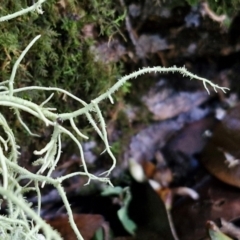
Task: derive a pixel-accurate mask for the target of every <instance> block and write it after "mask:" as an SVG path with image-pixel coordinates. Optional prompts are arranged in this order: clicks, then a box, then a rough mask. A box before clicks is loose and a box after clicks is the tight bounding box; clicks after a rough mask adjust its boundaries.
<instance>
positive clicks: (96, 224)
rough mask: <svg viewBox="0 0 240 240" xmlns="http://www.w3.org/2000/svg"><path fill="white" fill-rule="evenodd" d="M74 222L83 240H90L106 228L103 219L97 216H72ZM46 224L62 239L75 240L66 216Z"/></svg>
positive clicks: (58, 217)
mask: <svg viewBox="0 0 240 240" xmlns="http://www.w3.org/2000/svg"><path fill="white" fill-rule="evenodd" d="M74 221H75V223H76V225H77V227H78V229H79V231H80V233H81V234H82V236H83V238H84V240H91V239H92V238H93V236H94V234H95V233H96V231H97V230H98V229H99V228H104V229H105V228H108V227H106V226H107V223H106V222H105V221H104V218H103V217H102V216H101V215H97V214H74ZM46 222H47V223H49V224H50V225H51V226H52V227H53V228H54V229H56V230H57V231H58V232H59V233H60V234H61V236H62V237H63V239H67V240H77V237H76V235H75V233H74V232H73V230H72V228H71V226H70V224H69V219H68V216H67V215H61V216H57V217H55V218H53V219H49V220H46ZM105 232H106V231H105Z"/></svg>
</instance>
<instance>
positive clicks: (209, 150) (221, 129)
mask: <svg viewBox="0 0 240 240" xmlns="http://www.w3.org/2000/svg"><path fill="white" fill-rule="evenodd" d="M239 146H240V104H239V105H237V106H236V107H234V108H233V109H231V110H230V111H229V112H228V113H227V115H226V116H225V118H224V119H223V120H222V122H220V123H219V124H218V125H217V127H216V128H215V130H214V132H213V136H212V138H211V140H210V141H209V143H208V144H207V146H206V148H205V150H204V152H203V157H202V163H203V165H204V166H205V167H206V168H207V170H208V171H209V172H210V173H211V174H213V175H214V176H216V177H217V178H219V179H220V180H222V181H223V182H225V183H228V184H231V185H233V186H237V187H240V165H239V164H238V159H240V149H239Z"/></svg>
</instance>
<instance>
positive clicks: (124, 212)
mask: <svg viewBox="0 0 240 240" xmlns="http://www.w3.org/2000/svg"><path fill="white" fill-rule="evenodd" d="M101 195H102V196H112V195H117V196H118V198H119V200H120V201H121V202H122V206H121V208H120V209H119V210H118V212H117V215H118V218H119V220H120V222H121V223H122V225H123V227H124V229H125V230H126V231H127V232H129V233H130V234H132V235H134V233H135V231H136V228H137V226H136V224H135V223H134V222H133V221H132V220H131V219H130V218H129V215H128V206H129V203H130V202H131V199H132V195H131V193H130V190H129V187H126V188H121V187H114V188H113V187H107V188H105V189H104V190H103V192H102V193H101Z"/></svg>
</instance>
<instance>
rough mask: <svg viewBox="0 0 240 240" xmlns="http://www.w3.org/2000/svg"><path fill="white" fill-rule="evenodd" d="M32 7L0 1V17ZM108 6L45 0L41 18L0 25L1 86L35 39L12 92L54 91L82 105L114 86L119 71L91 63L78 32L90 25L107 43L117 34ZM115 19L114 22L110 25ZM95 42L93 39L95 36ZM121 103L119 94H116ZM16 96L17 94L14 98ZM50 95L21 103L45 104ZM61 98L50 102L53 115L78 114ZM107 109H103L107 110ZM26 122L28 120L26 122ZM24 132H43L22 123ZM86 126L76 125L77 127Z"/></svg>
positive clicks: (23, 0) (96, 0) (33, 95)
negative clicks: (35, 88)
mask: <svg viewBox="0 0 240 240" xmlns="http://www.w3.org/2000/svg"><path fill="white" fill-rule="evenodd" d="M31 4H32V1H30V0H19V1H13V0H10V1H3V3H2V4H1V10H0V15H2V16H3V15H7V14H9V13H13V12H16V11H18V10H20V9H22V8H26V7H27V6H30V5H31ZM114 5H116V4H113V3H112V1H110V0H104V1H102V0H101V1H100V0H88V1H75V0H61V1H58V0H48V1H46V2H45V3H44V4H43V10H44V14H43V15H41V16H39V15H38V14H37V13H29V14H27V15H24V16H21V17H18V18H17V19H15V20H14V21H8V22H2V23H1V24H0V67H1V74H0V81H4V80H6V79H9V76H10V73H11V69H12V66H13V64H14V62H15V61H16V59H17V58H18V57H19V55H20V54H21V51H22V50H23V49H24V48H25V47H26V46H27V45H28V43H29V42H30V41H31V40H32V39H33V38H34V37H35V36H36V35H39V34H41V38H40V39H39V40H38V41H37V42H36V43H35V45H34V46H33V47H32V48H31V49H30V51H29V52H28V53H27V55H26V56H25V58H24V59H23V61H22V62H21V65H20V68H19V69H18V72H17V76H16V78H15V87H23V86H33V85H38V86H55V87H60V88H63V89H65V90H68V91H70V92H71V93H73V94H74V95H76V96H79V97H80V98H81V99H83V100H85V101H87V102H88V101H90V100H91V99H93V98H95V97H97V96H98V95H100V94H101V93H102V92H103V91H105V90H107V89H108V88H109V87H110V86H112V85H113V83H115V82H116V79H117V76H119V75H120V72H121V68H119V66H117V65H116V64H115V63H107V64H105V63H101V62H95V61H94V56H93V54H92V53H91V51H90V47H91V46H92V45H93V43H94V40H93V39H87V38H84V37H83V33H82V29H83V27H84V26H85V25H86V24H94V26H95V28H96V29H99V35H101V37H104V38H109V37H112V35H113V34H115V33H116V32H118V31H119V29H118V27H119V24H120V18H118V17H121V16H122V14H123V12H118V10H117V9H115V8H114ZM115 19H118V20H115ZM97 38H98V36H97ZM118 94H119V95H117V96H118V97H122V96H123V95H124V92H121V91H120V92H119V93H118ZM19 95H20V94H19ZM49 95H50V93H48V92H41V91H36V92H29V93H27V94H26V93H24V95H21V97H23V98H25V99H29V100H34V101H35V102H36V103H41V102H42V101H44V100H45V99H46V98H47V97H48V96H49ZM63 98H64V96H62V95H61V94H59V95H56V94H55V96H54V98H53V99H52V101H51V107H52V106H54V107H56V108H57V109H58V112H59V113H61V112H69V111H70V109H71V110H73V109H78V108H79V107H80V106H78V105H77V104H76V103H75V102H73V101H72V100H70V99H65V98H64V100H65V102H63ZM108 106H109V104H106V106H102V107H103V108H106V109H107V108H108ZM25 118H28V116H25ZM27 123H28V124H30V125H29V127H30V128H31V129H32V130H33V131H35V132H36V130H37V129H38V131H40V132H44V129H43V126H38V125H37V123H36V122H32V121H31V120H30V119H28V120H27ZM85 123H86V122H84V121H82V122H81V124H80V123H79V127H83V126H85V125H86V124H85Z"/></svg>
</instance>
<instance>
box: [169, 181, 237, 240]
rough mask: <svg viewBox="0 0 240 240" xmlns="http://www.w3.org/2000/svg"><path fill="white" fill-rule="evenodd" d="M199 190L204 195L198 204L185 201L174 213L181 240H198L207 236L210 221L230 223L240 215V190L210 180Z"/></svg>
mask: <svg viewBox="0 0 240 240" xmlns="http://www.w3.org/2000/svg"><path fill="white" fill-rule="evenodd" d="M196 190H197V192H198V193H199V195H200V198H199V199H198V200H197V201H194V200H192V199H190V198H186V199H182V201H179V202H178V203H177V204H175V205H174V207H173V210H172V219H173V222H174V226H175V228H176V231H177V234H178V236H179V238H180V239H181V240H192V239H195V240H198V239H201V238H202V237H204V236H205V235H206V231H205V224H206V221H208V220H210V221H215V220H216V219H219V218H224V219H225V220H227V221H229V220H232V219H235V218H238V217H239V216H240V205H239V201H240V190H239V189H237V188H234V187H231V186H229V185H226V184H224V183H222V182H220V181H219V180H217V179H213V178H208V179H205V180H204V181H203V183H202V184H201V185H199V186H198V188H196ZM183 216H184V217H183Z"/></svg>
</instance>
